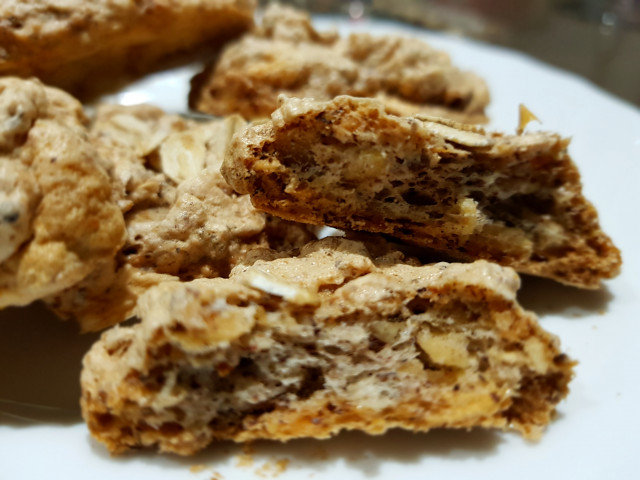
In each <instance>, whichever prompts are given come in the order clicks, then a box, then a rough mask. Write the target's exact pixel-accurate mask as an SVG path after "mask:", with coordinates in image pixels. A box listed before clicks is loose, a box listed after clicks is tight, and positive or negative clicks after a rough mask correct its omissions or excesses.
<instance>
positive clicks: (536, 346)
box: [81, 237, 573, 455]
mask: <svg viewBox="0 0 640 480" xmlns="http://www.w3.org/2000/svg"><path fill="white" fill-rule="evenodd" d="M402 261H403V259H402V256H397V257H396V260H395V262H394V261H391V259H390V257H389V256H386V257H384V258H382V259H380V258H375V257H372V256H371V255H370V254H369V252H368V251H367V249H366V248H365V247H364V245H363V244H361V243H359V242H353V241H349V240H345V239H340V238H335V237H334V238H327V239H324V240H321V241H318V242H313V243H311V244H308V245H307V246H305V247H304V248H303V249H302V251H301V252H300V255H299V256H298V257H292V258H282V259H277V260H273V261H267V262H265V261H259V262H256V263H254V265H253V266H251V267H242V266H240V267H236V269H234V271H233V272H232V275H231V277H230V278H229V279H200V280H194V281H192V282H188V283H178V282H165V283H163V284H162V285H160V286H158V287H156V288H153V289H151V290H149V291H148V292H147V293H146V294H145V295H144V296H143V297H142V298H141V299H140V302H139V304H138V315H139V316H140V318H141V322H140V323H139V324H136V325H134V326H130V327H121V326H117V327H115V328H113V329H111V330H109V331H108V332H106V333H105V334H103V336H102V337H101V339H100V340H99V341H98V342H97V343H96V344H94V346H93V347H92V348H91V350H90V351H89V353H88V354H87V355H86V357H85V359H84V367H83V371H82V375H81V384H82V400H81V405H82V412H83V416H84V418H85V420H86V421H87V423H88V426H89V429H90V430H91V433H92V435H93V436H94V437H95V438H97V439H98V440H99V441H100V442H102V443H104V444H105V445H106V446H107V447H108V448H109V450H110V451H112V452H114V453H120V452H123V451H125V450H127V449H129V448H139V447H151V448H157V449H159V450H160V451H163V452H173V453H178V454H181V455H190V454H193V453H195V452H197V451H198V450H200V449H202V448H204V447H206V446H207V445H208V444H210V443H211V442H213V441H215V440H233V441H238V442H243V441H250V440H254V439H273V440H282V441H284V440H288V439H292V438H298V437H315V438H326V437H329V436H331V435H335V434H336V433H338V432H339V431H341V430H361V431H364V432H367V433H370V434H381V433H384V432H385V431H386V430H387V429H390V428H397V427H400V428H404V429H409V430H414V431H427V430H429V429H432V428H442V427H446V428H471V427H485V428H499V429H514V430H517V431H519V432H520V433H522V434H523V435H524V436H526V437H529V438H536V437H537V436H539V435H540V434H541V433H542V431H543V429H544V427H545V426H546V425H547V424H548V423H549V421H550V419H551V418H552V414H553V412H554V408H555V405H556V404H557V403H558V402H559V401H560V400H561V399H562V398H563V397H564V396H565V395H566V394H567V392H568V388H567V385H568V383H569V381H570V379H571V377H572V365H573V362H571V361H570V360H569V359H568V358H567V356H566V355H564V354H562V353H561V351H560V350H559V345H558V341H557V339H556V338H555V337H554V336H552V335H550V334H549V333H547V332H545V331H544V330H542V329H541V328H540V326H539V325H538V323H537V322H536V317H535V316H534V315H533V314H532V313H530V312H526V311H524V310H523V309H522V308H521V307H520V306H519V305H518V303H517V301H516V297H515V293H516V290H517V289H518V287H519V279H518V276H517V275H516V273H515V272H514V271H513V270H511V269H509V268H503V267H500V266H498V265H496V264H492V263H488V262H485V261H478V262H475V263H471V264H447V263H438V264H435V265H431V266H422V267H417V266H411V265H407V264H404V263H402Z"/></svg>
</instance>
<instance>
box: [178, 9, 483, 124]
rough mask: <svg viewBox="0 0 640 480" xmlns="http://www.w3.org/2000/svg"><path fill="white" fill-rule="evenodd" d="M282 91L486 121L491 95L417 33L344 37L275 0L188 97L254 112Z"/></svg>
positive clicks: (213, 109) (220, 109)
mask: <svg viewBox="0 0 640 480" xmlns="http://www.w3.org/2000/svg"><path fill="white" fill-rule="evenodd" d="M280 94H286V95H288V96H295V97H310V98H316V99H318V100H330V99H331V98H333V97H335V96H336V95H353V96H358V97H378V98H380V99H381V100H383V101H384V103H385V105H386V107H387V109H388V111H390V112H392V113H398V114H403V115H407V114H413V113H417V112H425V113H429V114H431V115H437V116H445V117H448V118H454V119H457V120H460V121H466V122H471V123H477V122H484V121H486V117H485V116H484V109H485V107H486V105H487V104H488V102H489V93H488V89H487V86H486V84H485V83H484V81H483V80H482V79H480V78H479V77H478V76H476V75H474V74H472V73H470V72H463V71H461V70H459V69H458V68H457V67H455V66H453V65H452V63H451V61H450V59H449V56H448V55H447V54H446V53H444V52H442V51H439V50H435V49H433V48H432V47H430V46H429V45H427V44H425V43H424V42H422V41H420V40H417V39H412V38H408V37H406V38H405V37H400V36H382V37H376V36H372V35H369V34H366V33H354V34H351V35H349V36H348V37H345V38H342V37H340V36H339V35H338V34H337V33H335V32H318V31H316V30H315V29H314V28H313V26H312V25H311V20H310V18H309V16H308V15H307V14H306V13H304V12H300V11H297V10H294V9H292V8H288V7H282V6H278V5H275V6H271V7H269V8H268V9H267V10H266V12H265V14H264V18H263V20H262V24H261V26H260V27H258V28H256V29H255V30H254V31H253V32H251V33H249V34H247V35H245V36H244V37H243V38H241V39H240V40H239V41H237V42H236V43H234V44H232V45H229V46H228V47H227V48H226V49H225V50H224V51H223V53H222V54H221V56H220V58H219V60H217V62H216V63H215V64H214V65H213V66H212V68H211V71H210V72H209V71H207V72H204V73H203V74H202V75H200V77H199V78H196V79H195V80H194V82H193V89H192V92H191V95H190V102H191V106H192V108H195V109H196V110H199V111H202V112H206V113H211V114H214V115H229V114H232V113H239V114H240V115H242V116H244V117H245V118H248V119H255V118H260V117H267V116H269V115H270V114H271V112H272V111H273V110H275V109H276V108H277V106H278V96H279V95H280Z"/></svg>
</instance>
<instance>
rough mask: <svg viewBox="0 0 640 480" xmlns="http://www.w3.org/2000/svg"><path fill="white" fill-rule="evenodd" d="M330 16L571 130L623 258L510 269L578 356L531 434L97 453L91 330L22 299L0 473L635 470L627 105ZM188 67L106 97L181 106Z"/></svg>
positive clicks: (561, 76)
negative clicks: (570, 270)
mask: <svg viewBox="0 0 640 480" xmlns="http://www.w3.org/2000/svg"><path fill="white" fill-rule="evenodd" d="M332 21H333V20H332V19H328V18H324V19H320V20H319V23H322V24H323V26H326V24H327V23H331V22H332ZM339 27H340V29H341V30H344V31H345V32H346V31H350V30H367V31H370V32H374V33H383V32H384V33H387V32H394V33H399V32H400V31H401V32H402V33H404V34H408V35H415V36H417V37H421V38H424V39H426V40H427V41H429V42H430V43H431V44H433V45H434V46H436V47H441V48H443V49H445V50H447V51H449V52H450V53H451V55H452V57H453V59H454V61H455V62H456V63H457V64H458V65H460V66H463V67H465V68H468V69H471V70H474V71H476V72H478V73H479V74H481V75H482V76H483V77H484V78H486V79H487V81H488V82H489V85H490V87H491V93H492V96H493V100H492V104H491V108H490V109H489V114H490V116H491V118H492V126H493V127H495V128H496V129H502V130H507V131H514V129H515V127H516V124H517V107H518V104H519V103H521V102H522V103H525V104H526V105H527V106H528V107H529V108H530V109H531V110H532V111H533V112H534V113H535V114H536V115H537V116H538V117H539V118H540V119H542V121H543V125H542V128H544V129H548V130H555V131H558V132H560V133H562V134H564V135H567V136H571V137H573V142H572V144H571V149H570V151H571V153H572V155H573V157H574V159H575V161H576V163H577V164H578V165H579V168H580V171H581V172H582V175H583V181H584V191H585V194H586V196H587V197H588V198H589V199H591V200H592V201H593V202H594V203H595V205H596V206H597V207H598V210H599V212H600V217H601V222H602V225H603V227H604V229H605V230H606V231H607V232H608V233H609V234H610V235H611V237H612V238H613V239H614V241H615V242H616V244H617V245H618V246H619V247H620V248H621V250H622V253H623V258H624V267H623V270H622V274H621V275H620V276H619V277H618V278H616V279H615V280H613V281H610V282H607V285H606V288H605V289H603V290H601V291H597V292H585V291H579V290H576V289H572V288H567V287H563V286H559V285H557V284H555V283H553V282H550V281H544V280H537V279H525V280H524V285H523V288H522V290H521V294H520V299H521V301H522V303H523V304H524V305H525V306H526V307H528V308H530V309H533V310H534V311H536V312H537V313H538V314H539V316H540V319H541V322H542V324H543V325H544V327H545V328H546V329H548V330H550V331H552V332H554V333H556V334H558V335H559V336H560V338H561V339H562V345H563V348H564V350H565V351H566V352H567V353H568V354H569V355H571V357H573V358H575V359H578V360H579V361H580V364H579V365H578V367H577V369H576V374H577V375H576V378H575V380H574V381H573V382H572V384H571V394H570V395H569V397H568V399H567V400H566V401H564V402H563V403H562V404H561V405H560V407H559V415H558V418H557V420H556V421H554V422H553V423H552V424H551V426H550V427H549V429H548V430H547V433H546V434H545V436H544V437H543V438H542V440H541V441H540V442H538V443H530V442H527V441H525V440H523V439H522V438H520V437H519V436H518V435H516V434H510V433H500V432H486V431H480V430H474V431H471V432H464V431H434V432H431V433H429V434H415V435H414V434H411V433H406V432H402V431H393V432H390V433H389V434H387V435H384V436H380V437H367V436H365V435H362V434H359V433H346V434H342V435H339V436H338V437H336V438H334V439H332V440H328V441H314V440H301V441H293V442H290V443H288V444H277V443H272V442H259V443H257V444H256V445H255V453H253V454H252V455H251V456H250V457H245V458H244V460H243V461H240V459H239V457H238V455H239V454H240V453H241V452H242V451H241V448H240V447H239V446H236V445H232V444H229V443H222V444H214V445H212V446H211V447H210V448H209V449H208V450H206V451H205V452H203V453H201V454H200V455H198V456H196V457H193V458H187V459H181V458H177V457H174V456H166V455H165V456H159V455H155V454H152V453H149V452H147V453H134V454H131V455H126V456H122V457H118V458H110V456H109V455H108V453H107V452H106V450H105V449H104V448H103V447H102V446H101V445H100V444H97V443H96V442H94V441H93V440H92V439H91V438H90V437H89V434H88V431H87V429H86V427H85V425H84V424H83V423H82V422H81V421H80V418H79V410H78V407H77V399H78V394H79V387H78V385H77V377H78V373H79V370H80V359H81V357H82V354H83V352H84V351H86V349H87V348H88V346H89V345H90V344H91V342H92V341H93V340H94V339H95V338H96V336H95V335H88V336H79V335H77V330H76V327H75V326H74V325H73V324H70V323H61V322H59V321H56V320H55V319H54V318H52V317H51V315H50V314H48V313H47V312H46V311H45V310H44V309H43V308H42V307H39V306H35V307H30V308H28V309H10V310H5V311H3V312H1V313H0V478H2V479H5V478H6V479H19V478H28V479H35V478H64V479H66V480H75V479H88V478H90V479H92V480H93V479H107V478H126V479H136V480H145V479H153V480H162V479H172V480H176V479H191V480H199V479H211V478H214V479H215V478H219V477H218V476H217V475H219V476H221V477H220V478H222V477H223V478H225V479H242V478H265V477H267V478H269V477H273V476H276V475H278V473H279V468H278V464H277V462H278V460H285V461H288V462H289V463H288V466H287V468H286V469H285V471H284V473H282V474H281V475H279V476H278V478H281V479H282V480H286V479H312V478H313V479H318V480H319V479H324V478H331V479H345V480H347V479H361V478H385V479H389V478H393V479H413V478H415V479H418V478H420V479H424V478H455V479H463V478H473V479H475V480H480V479H491V480H499V479H507V478H509V479H513V478H518V479H528V478H531V479H534V478H535V479H540V478H579V479H588V478H589V479H591V478H593V479H600V478H605V476H606V478H613V479H621V478H638V477H637V476H636V475H638V472H639V471H640V468H639V467H640V461H639V458H640V451H639V450H638V444H639V443H640V433H639V432H640V415H639V414H638V412H639V407H638V406H639V405H640V374H639V373H638V369H639V368H640V349H639V348H638V347H637V341H638V338H640V318H638V317H639V316H640V315H639V314H640V308H639V307H640V300H639V299H640V289H639V288H638V283H639V281H640V280H639V279H640V253H639V252H638V249H639V247H640V245H639V237H640V235H639V234H640V230H639V229H638V223H639V221H640V214H639V213H638V194H639V192H638V190H640V112H639V111H638V110H637V109H636V108H634V107H632V106H630V105H628V104H625V103H624V102H622V101H620V100H618V99H616V98H614V97H612V96H610V95H608V94H606V93H604V92H602V91H600V90H598V89H597V88H595V87H594V86H592V85H591V84H589V83H588V82H586V81H584V80H582V79H580V78H576V77H574V76H572V75H569V74H567V73H565V72H562V71H559V70H556V69H554V68H551V67H549V66H546V65H543V64H541V63H538V62H536V61H534V60H532V59H530V58H526V57H523V56H521V55H519V54H516V53H513V52H510V51H506V50H503V49H499V48H495V47H491V46H487V45H482V44H478V43H472V42H469V41H467V40H462V39H458V38H455V37H447V36H440V35H434V34H428V33H425V32H424V31H422V30H418V29H414V28H412V27H408V26H400V25H399V24H394V23H358V24H347V23H341V24H340V25H339ZM196 70H197V69H196V68H195V67H185V68H182V69H177V70H174V71H172V72H167V73H163V74H159V75H154V76H152V77H149V78H147V79H145V80H143V81H141V82H138V83H137V84H134V85H131V86H130V87H128V88H127V89H126V90H124V91H123V92H121V93H120V94H119V95H116V96H113V97H111V100H112V101H119V102H122V103H129V104H131V103H140V102H141V101H146V102H151V103H155V104H157V105H160V106H162V107H164V108H166V109H168V110H171V111H184V110H185V109H186V96H187V90H188V79H189V77H190V76H191V74H193V73H194V72H195V71H196ZM534 128H535V127H534ZM25 403H30V404H37V405H40V406H43V407H47V408H42V407H32V406H29V405H25ZM249 458H251V459H252V460H253V464H250V461H249ZM239 463H240V464H241V465H239ZM285 463H286V462H285ZM280 465H282V463H281V464H280ZM191 467H195V468H191Z"/></svg>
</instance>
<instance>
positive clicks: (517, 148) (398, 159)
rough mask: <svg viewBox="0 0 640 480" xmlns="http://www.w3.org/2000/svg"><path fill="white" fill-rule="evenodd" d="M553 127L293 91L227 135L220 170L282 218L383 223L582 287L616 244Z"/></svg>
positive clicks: (614, 270)
mask: <svg viewBox="0 0 640 480" xmlns="http://www.w3.org/2000/svg"><path fill="white" fill-rule="evenodd" d="M568 144H569V140H568V139H565V138H562V137H560V136H559V135H556V134H553V133H524V134H520V135H506V134H499V133H487V132H485V131H484V130H483V129H481V128H479V127H472V126H468V125H462V124H457V123H455V122H451V121H446V120H442V119H438V118H432V117H425V116H420V115H418V116H411V117H399V116H395V115H391V114H388V113H387V112H386V111H385V107H384V105H383V104H382V103H380V102H378V101H375V100H372V99H360V98H354V97H347V96H341V97H337V98H336V99H334V100H331V101H328V102H319V101H314V100H310V99H297V98H290V99H285V100H283V104H282V106H281V107H280V108H279V109H278V110H277V111H275V112H274V113H273V115H272V118H271V119H270V120H269V121H266V122H261V123H256V124H255V125H252V126H249V127H248V128H247V129H246V130H245V131H243V132H240V133H238V135H237V136H236V137H235V138H234V140H233V142H232V144H231V146H230V150H229V155H228V156H227V157H226V159H225V163H224V165H223V169H222V172H223V174H224V176H225V178H226V179H227V181H228V182H229V183H230V184H231V185H232V186H233V187H234V188H235V189H236V191H238V192H239V193H248V194H250V195H251V199H252V202H253V204H254V206H255V207H256V208H258V209H261V210H263V211H265V212H269V213H271V214H274V215H278V216H280V217H282V218H286V219H289V220H295V221H299V222H307V223H311V224H317V225H320V224H323V225H330V226H333V227H336V228H342V229H353V230H364V231H369V232H381V233H386V234H389V235H393V236H395V237H397V238H400V239H402V240H405V241H407V242H410V243H413V244H415V245H420V246H422V247H428V248H430V249H434V250H438V251H440V252H444V253H446V254H448V255H451V256H453V257H454V258H458V259H463V260H473V259H486V260H490V261H494V262H497V263H500V264H502V265H507V266H511V267H513V268H515V269H516V270H518V271H519V272H523V273H529V274H533V275H539V276H543V277H548V278H552V279H554V280H557V281H559V282H562V283H565V284H569V285H574V286H577V287H582V288H597V287H598V286H599V285H600V281H601V280H602V279H606V278H612V277H614V276H615V275H617V274H618V272H619V270H620V265H621V258H620V252H619V251H618V249H617V248H616V247H615V246H614V244H613V243H612V241H611V239H610V238H609V237H608V236H607V235H606V234H605V233H604V232H603V231H602V229H601V228H600V225H599V223H598V215H597V212H596V210H595V208H594V207H593V205H592V204H591V203H589V201H588V200H587V199H585V198H584V196H583V195H582V186H581V183H580V175H579V173H578V169H577V167H576V165H575V164H574V163H573V161H572V160H571V157H570V156H569V153H568V151H567V148H568Z"/></svg>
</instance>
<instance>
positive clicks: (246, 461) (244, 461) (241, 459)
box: [236, 453, 253, 468]
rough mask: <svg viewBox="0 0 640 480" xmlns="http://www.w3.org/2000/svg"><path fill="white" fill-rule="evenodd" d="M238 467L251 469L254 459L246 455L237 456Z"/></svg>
mask: <svg viewBox="0 0 640 480" xmlns="http://www.w3.org/2000/svg"><path fill="white" fill-rule="evenodd" d="M236 460H237V462H236V467H242V468H249V467H251V466H253V457H252V456H251V455H248V454H246V453H243V454H242V455H236Z"/></svg>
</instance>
